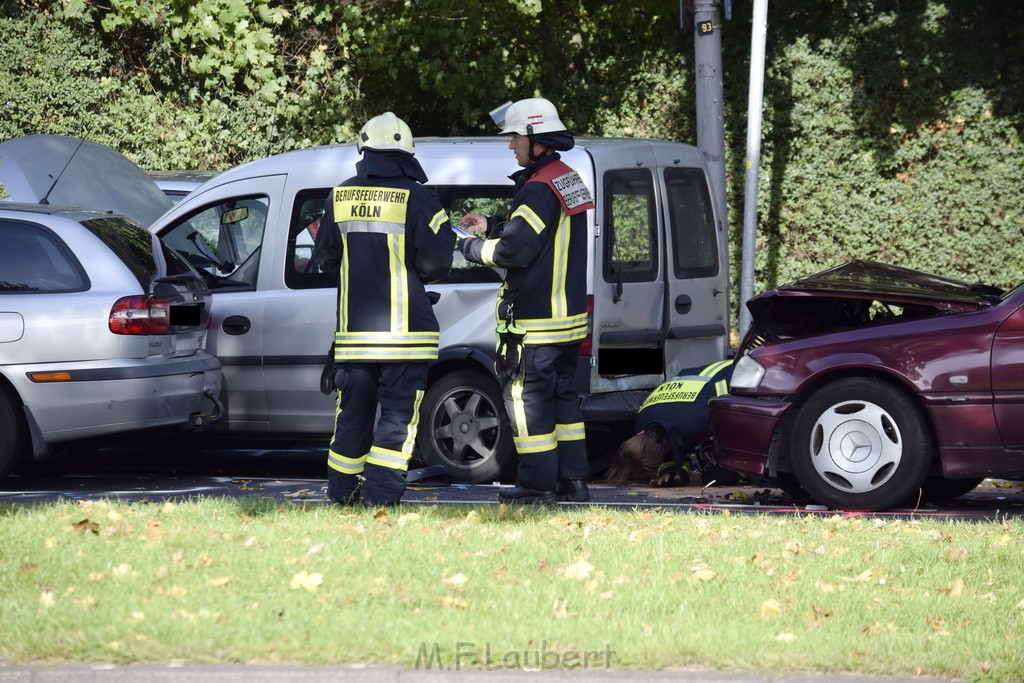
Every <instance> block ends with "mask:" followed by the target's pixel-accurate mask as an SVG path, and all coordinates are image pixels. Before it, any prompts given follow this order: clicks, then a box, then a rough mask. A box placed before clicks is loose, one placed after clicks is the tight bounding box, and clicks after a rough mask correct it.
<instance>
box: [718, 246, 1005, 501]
mask: <svg viewBox="0 0 1024 683" xmlns="http://www.w3.org/2000/svg"><path fill="white" fill-rule="evenodd" d="M1022 305H1024V291H1022V290H1021V288H1017V289H1014V290H1012V291H1010V292H1005V293H1004V292H1002V291H1001V290H998V289H996V288H993V287H988V286H984V285H974V284H969V283H966V282H961V281H958V280H953V279H949V278H944V277H940V276H937V275H932V274H928V273H923V272H920V271H915V270H910V269H907V268H902V267H898V266H892V265H886V264H881V263H875V262H871V261H861V260H855V261H850V262H848V263H845V264H843V265H840V266H837V267H835V268H831V269H829V270H826V271H823V272H820V273H816V274H814V275H810V276H808V277H806V278H802V279H800V280H796V281H794V282H791V283H788V284H786V285H782V286H780V287H777V288H775V289H773V290H770V291H768V292H765V293H763V294H760V295H758V296H756V297H754V298H752V299H751V300H750V301H749V302H747V306H748V309H749V310H750V312H751V316H752V320H753V322H752V324H751V327H750V329H749V330H748V332H747V334H746V335H745V337H744V340H743V342H742V345H741V347H740V349H739V354H738V359H737V364H736V371H735V373H734V375H733V380H732V385H731V392H730V395H729V396H727V397H722V398H719V399H714V400H713V401H712V402H711V420H712V429H713V431H714V434H715V440H716V443H717V447H718V454H719V459H720V464H721V465H723V466H725V467H727V468H729V469H732V470H735V471H738V472H742V473H745V474H748V475H753V476H758V477H763V478H767V479H769V480H771V481H773V482H774V483H776V484H777V485H779V486H781V487H782V488H785V489H787V490H790V491H794V490H796V489H802V491H803V492H804V493H806V494H808V495H809V496H810V497H811V498H813V499H815V500H816V501H818V502H820V503H823V504H825V505H828V506H830V507H833V508H842V509H863V510H881V509H886V508H890V507H894V506H898V505H901V504H905V503H908V502H912V501H913V500H914V499H915V497H920V498H923V499H929V500H940V499H943V498H952V497H956V496H958V495H962V494H963V493H966V492H967V491H969V490H970V489H971V488H973V487H974V486H976V485H977V484H978V483H979V482H980V481H981V480H982V479H983V478H984V477H988V476H1011V475H1018V474H1021V473H1024V354H1022V353H1021V351H1020V349H1022V348H1024V345H1022V344H1021V341H1022V339H1021V337H1022V335H1024V311H1022V310H1021V307H1022Z"/></svg>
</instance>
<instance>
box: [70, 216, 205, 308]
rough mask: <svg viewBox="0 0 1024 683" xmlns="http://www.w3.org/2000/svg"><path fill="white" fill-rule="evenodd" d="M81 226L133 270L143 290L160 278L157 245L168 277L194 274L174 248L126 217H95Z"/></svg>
mask: <svg viewBox="0 0 1024 683" xmlns="http://www.w3.org/2000/svg"><path fill="white" fill-rule="evenodd" d="M82 225H84V226H85V227H86V228H88V229H89V231H90V232H92V233H93V234H94V235H96V236H97V237H99V238H100V240H101V241H102V242H103V243H104V244H106V245H107V246H108V247H110V250H111V251H113V252H114V253H115V254H117V256H118V258H120V259H121V261H123V262H124V264H125V265H126V266H127V267H128V270H130V271H131V273H132V275H134V276H135V279H136V280H138V281H139V284H140V285H141V286H142V288H143V289H144V290H145V289H148V288H149V284H150V282H151V281H152V280H153V278H154V277H155V276H156V275H157V265H156V260H155V259H154V258H153V245H154V243H156V244H160V253H161V255H162V257H163V260H164V262H165V263H166V264H167V265H166V269H165V270H166V273H165V274H166V275H184V274H194V273H195V271H194V270H193V269H192V268H191V267H190V266H189V265H188V263H186V262H185V260H184V259H182V258H181V256H180V255H179V254H178V253H177V252H175V251H174V250H172V249H168V248H166V247H164V246H163V245H162V244H161V243H160V242H159V240H158V238H157V237H155V236H154V235H153V234H152V233H150V232H149V231H148V230H146V229H145V228H143V227H141V226H139V225H136V224H135V223H131V222H129V221H127V220H125V219H123V218H117V217H110V218H93V219H90V220H87V221H83V223H82Z"/></svg>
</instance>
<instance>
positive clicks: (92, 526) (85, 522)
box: [71, 518, 100, 536]
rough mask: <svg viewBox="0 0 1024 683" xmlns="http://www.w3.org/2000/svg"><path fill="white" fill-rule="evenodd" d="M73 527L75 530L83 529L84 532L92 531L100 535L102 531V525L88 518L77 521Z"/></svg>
mask: <svg viewBox="0 0 1024 683" xmlns="http://www.w3.org/2000/svg"><path fill="white" fill-rule="evenodd" d="M71 528H72V529H73V530H75V531H81V532H82V533H83V534H84V533H89V532H91V533H92V534H94V535H97V536H98V535H99V533H100V525H99V524H97V523H96V522H93V521H92V520H90V519H88V518H86V519H82V520H79V521H77V522H75V523H74V524H73V525H71Z"/></svg>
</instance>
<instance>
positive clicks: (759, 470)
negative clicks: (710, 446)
mask: <svg viewBox="0 0 1024 683" xmlns="http://www.w3.org/2000/svg"><path fill="white" fill-rule="evenodd" d="M789 405H790V404H789V403H785V402H782V401H764V400H760V399H754V398H744V397H741V396H722V397H720V398H714V399H711V401H710V402H709V406H710V408H711V431H712V433H713V434H714V436H715V449H716V450H717V452H718V461H719V464H720V465H722V466H723V467H726V468H728V469H730V470H735V471H737V472H743V473H745V474H752V475H756V476H764V475H765V474H767V472H766V470H767V468H768V454H769V451H770V450H771V446H772V439H773V438H774V436H775V432H776V430H777V429H778V426H779V423H780V422H781V420H782V415H783V413H785V411H786V409H787V408H788V407H789Z"/></svg>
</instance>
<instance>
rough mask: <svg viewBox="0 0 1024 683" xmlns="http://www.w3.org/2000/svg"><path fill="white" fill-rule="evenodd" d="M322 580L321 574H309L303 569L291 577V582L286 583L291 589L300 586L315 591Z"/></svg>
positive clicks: (297, 588) (296, 588)
mask: <svg viewBox="0 0 1024 683" xmlns="http://www.w3.org/2000/svg"><path fill="white" fill-rule="evenodd" d="M323 582H324V575H323V574H316V573H314V574H311V573H309V572H307V571H306V570H305V569H303V570H302V571H300V572H298V573H297V574H295V576H293V577H292V580H291V583H289V584H288V585H289V586H290V587H291V589H292V590H299V589H300V588H301V589H305V590H307V591H315V590H316V589H317V588H319V587H320V584H322V583H323Z"/></svg>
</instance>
